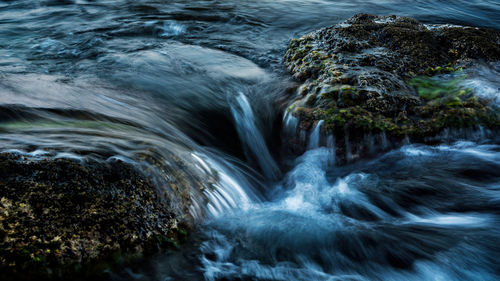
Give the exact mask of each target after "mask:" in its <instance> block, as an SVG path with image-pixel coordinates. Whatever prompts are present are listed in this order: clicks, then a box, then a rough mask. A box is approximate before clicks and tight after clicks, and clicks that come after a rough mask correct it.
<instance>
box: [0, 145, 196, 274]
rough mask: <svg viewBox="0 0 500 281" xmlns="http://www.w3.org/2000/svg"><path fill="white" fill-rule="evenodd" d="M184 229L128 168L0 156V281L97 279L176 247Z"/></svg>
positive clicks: (163, 200) (142, 179)
mask: <svg viewBox="0 0 500 281" xmlns="http://www.w3.org/2000/svg"><path fill="white" fill-rule="evenodd" d="M186 228H187V225H185V224H183V222H182V221H180V220H179V219H178V218H177V217H176V215H175V214H174V212H172V211H171V210H170V209H169V207H168V202H167V201H166V198H162V197H161V196H160V195H159V194H158V193H157V191H156V190H155V188H154V186H153V184H152V182H150V181H149V180H148V179H147V178H146V177H145V176H144V175H142V174H141V173H139V172H137V171H136V170H135V168H134V167H133V166H131V165H129V164H127V163H124V162H121V161H112V162H98V161H91V160H88V161H86V162H80V161H77V160H70V159H44V160H36V161H34V160H30V159H25V158H24V157H23V156H21V155H14V154H10V153H1V154H0V249H1V250H0V277H1V279H2V280H18V279H33V278H35V279H40V278H56V277H57V278H73V277H76V276H99V275H100V274H103V271H104V270H105V269H108V268H110V267H112V266H114V265H116V264H122V263H125V262H129V261H133V260H137V259H140V258H141V257H142V256H143V254H145V253H148V252H151V251H155V250H157V249H158V245H160V246H166V247H172V246H176V245H179V243H181V242H182V241H183V240H184V239H185V237H186ZM157 237H162V239H161V240H158V239H157ZM165 241H170V243H165ZM72 276H73V277H72Z"/></svg>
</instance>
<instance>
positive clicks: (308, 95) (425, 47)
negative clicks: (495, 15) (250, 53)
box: [284, 14, 500, 145]
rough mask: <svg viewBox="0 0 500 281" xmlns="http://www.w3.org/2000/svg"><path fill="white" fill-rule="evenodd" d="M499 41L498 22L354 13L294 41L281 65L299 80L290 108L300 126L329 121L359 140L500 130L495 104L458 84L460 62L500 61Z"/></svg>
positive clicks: (337, 131)
mask: <svg viewBox="0 0 500 281" xmlns="http://www.w3.org/2000/svg"><path fill="white" fill-rule="evenodd" d="M498 42H500V32H499V31H498V30H493V29H486V28H471V27H450V26H446V25H443V26H438V25H432V26H431V25H424V24H422V23H420V22H418V21H417V20H415V19H412V18H406V17H397V16H384V17H379V16H373V15H367V14H359V15H355V16H354V17H352V18H350V19H348V20H347V21H345V22H344V23H341V24H338V25H335V26H332V27H327V28H323V29H320V30H318V31H315V32H312V33H309V34H307V35H305V36H303V37H301V38H298V39H293V40H292V41H291V42H290V44H289V46H288V48H287V51H286V54H285V56H284V64H285V65H286V66H287V67H288V69H289V71H290V72H291V73H292V74H293V75H294V77H295V78H297V79H298V80H300V81H301V82H302V86H300V89H301V93H300V94H299V95H297V96H295V97H293V100H292V101H290V103H291V104H293V105H295V107H294V108H295V109H294V111H293V112H292V114H293V115H294V116H295V117H297V118H298V119H299V124H300V125H299V127H300V129H301V130H305V131H308V130H311V127H312V125H313V124H317V122H318V120H324V121H325V122H324V126H323V131H324V132H325V133H326V134H330V133H333V134H334V135H335V136H336V137H337V138H340V139H343V135H347V136H348V137H349V139H350V141H352V142H354V143H355V142H356V141H361V140H363V138H364V137H365V136H366V135H376V134H380V133H383V134H384V135H386V136H387V138H389V139H391V140H396V141H398V140H403V139H407V138H410V140H413V141H424V140H425V139H427V138H429V137H434V136H437V135H439V134H440V133H441V132H442V131H443V130H445V129H448V128H453V129H460V128H480V127H481V128H487V129H491V130H493V131H498V130H499V128H500V122H499V120H500V117H499V110H498V108H497V107H496V106H495V105H494V104H492V103H490V101H488V100H485V99H481V98H479V97H476V96H474V93H473V92H472V90H471V89H467V88H464V87H461V86H460V85H461V82H462V80H463V79H465V78H466V76H465V74H464V72H463V68H468V67H473V66H474V65H475V64H476V63H479V62H496V61H500V45H499V44H498ZM299 57H300V59H299ZM318 66H320V67H318ZM298 109H300V110H298ZM305 113H307V114H305ZM339 143H340V145H342V144H341V142H337V145H339Z"/></svg>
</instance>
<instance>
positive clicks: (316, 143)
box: [307, 120, 324, 149]
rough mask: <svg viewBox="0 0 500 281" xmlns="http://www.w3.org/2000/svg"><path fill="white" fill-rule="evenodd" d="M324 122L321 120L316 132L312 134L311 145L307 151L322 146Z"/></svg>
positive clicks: (310, 137) (309, 144) (315, 129)
mask: <svg viewBox="0 0 500 281" xmlns="http://www.w3.org/2000/svg"><path fill="white" fill-rule="evenodd" d="M323 122H324V121H323V120H320V121H319V122H318V124H317V125H316V127H315V128H314V130H313V131H312V132H311V135H310V136H309V143H308V145H307V149H314V148H318V147H319V144H320V137H321V126H322V125H323Z"/></svg>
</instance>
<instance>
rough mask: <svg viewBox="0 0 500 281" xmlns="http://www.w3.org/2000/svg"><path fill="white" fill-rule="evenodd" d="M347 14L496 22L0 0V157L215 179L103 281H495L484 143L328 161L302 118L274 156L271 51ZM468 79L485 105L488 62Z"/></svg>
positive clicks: (374, 6) (280, 7)
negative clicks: (187, 222) (178, 219)
mask: <svg viewBox="0 0 500 281" xmlns="http://www.w3.org/2000/svg"><path fill="white" fill-rule="evenodd" d="M360 12H368V13H373V14H381V15H386V14H398V15H403V16H412V17H415V18H417V19H419V20H421V21H423V22H427V23H447V24H458V25H473V26H485V27H493V28H497V29H498V28H500V16H499V15H500V3H499V2H498V1H495V0H488V1H441V0H425V1H414V2H408V1H397V0H387V1H385V0H384V1H382V0H373V1H357V0H351V1H326V0H324V1H322V0H310V1H296V0H279V1H276V0H255V1H236V0H233V1H230V0H226V1H220V0H216V1H146V0H141V1H118V0H116V1H113V0H96V1H84V0H74V1H62V0H60V1H56V0H45V1H34V0H20V1H2V2H0V118H1V119H0V151H9V152H13V153H20V154H24V155H27V156H28V157H31V158H32V159H42V158H47V157H52V158H74V159H78V160H84V159H87V158H89V159H94V160H97V161H110V160H112V159H120V160H122V161H126V162H128V163H131V164H133V165H136V166H137V167H138V169H140V170H143V171H144V172H145V173H147V174H148V175H149V176H150V177H151V178H154V179H155V182H156V184H157V186H158V188H159V189H164V188H165V187H164V185H165V182H166V181H167V179H166V177H167V172H168V171H165V170H164V169H162V166H158V165H154V163H155V162H156V161H160V162H161V161H165V159H172V155H175V157H177V158H179V159H184V161H185V162H186V163H189V165H192V166H193V167H194V168H193V169H191V170H190V171H196V172H194V174H187V175H185V177H186V178H187V180H189V179H190V178H195V177H198V178H202V179H204V180H206V181H207V182H208V181H212V179H213V178H215V177H217V178H218V181H217V182H215V181H214V183H213V184H214V186H215V188H213V189H210V190H203V191H200V190H197V189H195V188H193V190H192V192H191V194H190V196H191V200H192V202H193V204H192V206H191V207H190V210H189V212H190V214H191V215H192V216H193V217H194V218H195V219H197V220H198V224H199V226H198V227H197V228H196V229H195V230H194V232H193V233H192V234H191V235H190V238H189V240H188V241H187V242H186V243H185V244H186V245H183V246H182V247H181V249H180V250H169V251H167V252H166V253H162V254H158V255H156V256H154V257H152V258H150V259H147V260H145V261H143V262H142V263H140V264H135V265H131V266H130V267H127V268H125V269H121V270H118V271H117V272H112V273H110V274H109V275H110V278H111V279H113V280H203V279H205V280H500V263H499V262H498V259H499V258H500V140H499V139H498V138H496V139H495V138H491V137H489V136H490V135H491V134H488V132H482V131H479V132H468V133H467V134H466V135H467V136H468V137H467V140H459V141H456V140H455V139H453V140H452V141H449V139H450V140H451V139H452V138H450V134H453V133H454V132H445V133H444V134H443V136H442V144H441V145H436V146H426V145H421V144H407V145H405V146H403V147H395V148H394V149H390V147H391V144H388V143H387V144H384V146H385V147H384V150H385V151H386V152H385V153H383V154H380V155H378V156H376V157H374V158H371V159H365V160H360V161H356V162H353V163H350V164H348V165H345V166H337V165H336V163H335V157H336V156H335V153H334V149H332V147H334V143H335V141H336V140H335V137H334V136H322V135H321V134H320V127H321V126H322V122H319V123H318V125H317V127H316V128H315V129H314V130H311V132H310V133H308V134H307V135H306V134H305V133H304V135H303V141H304V142H305V143H306V147H307V151H306V152H305V153H304V154H302V155H301V156H299V157H295V156H294V155H291V154H289V153H287V150H286V148H284V147H283V142H282V141H281V140H280V138H285V137H286V135H287V134H289V133H295V132H297V120H294V118H293V117H292V116H289V115H287V114H286V113H285V114H284V116H282V115H281V114H282V113H281V112H277V110H276V108H278V105H279V104H280V103H282V101H283V99H284V97H285V96H286V93H287V90H288V89H289V88H291V86H292V85H293V83H294V82H293V81H292V80H291V79H290V77H289V75H288V74H287V73H286V72H285V71H284V69H283V67H282V65H281V57H282V55H283V53H284V49H285V47H286V45H287V42H288V40H290V38H292V37H294V36H300V35H302V34H304V33H306V32H309V31H312V30H315V29H317V28H320V27H324V26H330V25H333V24H335V23H338V22H340V21H342V20H345V19H346V18H348V17H350V16H352V15H353V14H355V13H360ZM468 71H470V73H468V78H467V79H466V80H464V81H462V82H461V83H463V84H464V86H466V87H469V88H472V89H473V90H474V91H475V92H476V93H477V94H478V95H483V96H486V97H488V98H491V99H494V100H496V101H497V102H500V79H499V77H500V65H498V64H496V65H485V66H484V67H480V68H476V69H472V70H468ZM445 78H446V77H445ZM347 158H350V157H347ZM144 159H149V160H144ZM151 159H152V160H151ZM168 167H169V168H168V169H171V170H178V169H183V167H182V165H181V164H179V163H168ZM202 193H203V194H202ZM202 195H203V196H202ZM202 197H203V198H206V200H205V199H201V198H202ZM173 207H175V206H173Z"/></svg>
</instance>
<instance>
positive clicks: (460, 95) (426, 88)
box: [408, 75, 472, 106]
mask: <svg viewBox="0 0 500 281" xmlns="http://www.w3.org/2000/svg"><path fill="white" fill-rule="evenodd" d="M465 78H466V76H464V75H461V76H458V77H455V78H452V79H450V80H444V81H443V80H438V79H436V78H435V77H427V76H419V77H415V78H413V79H411V80H410V81H408V84H409V85H410V86H414V87H415V88H416V90H417V93H418V95H419V97H421V98H423V99H424V100H426V101H427V102H429V103H433V104H436V105H438V104H440V105H446V106H460V105H462V101H465V100H468V99H469V98H471V97H472V90H471V89H469V88H464V87H462V86H461V85H460V82H461V81H463V80H464V79H465Z"/></svg>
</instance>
